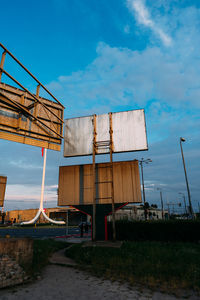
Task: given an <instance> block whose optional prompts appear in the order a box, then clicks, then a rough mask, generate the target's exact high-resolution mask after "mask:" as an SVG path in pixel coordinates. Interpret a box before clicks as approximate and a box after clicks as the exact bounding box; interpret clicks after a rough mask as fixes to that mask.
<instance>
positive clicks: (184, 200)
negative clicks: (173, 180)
mask: <svg viewBox="0 0 200 300" xmlns="http://www.w3.org/2000/svg"><path fill="white" fill-rule="evenodd" d="M183 201H184V206H185V214H186V215H187V206H186V202H185V195H184V194H183Z"/></svg>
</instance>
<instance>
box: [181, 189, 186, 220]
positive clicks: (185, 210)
mask: <svg viewBox="0 0 200 300" xmlns="http://www.w3.org/2000/svg"><path fill="white" fill-rule="evenodd" d="M179 195H182V196H183V201H184V206H185V214H186V215H187V206H186V202H185V194H183V193H181V192H179Z"/></svg>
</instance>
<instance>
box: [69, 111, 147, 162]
mask: <svg viewBox="0 0 200 300" xmlns="http://www.w3.org/2000/svg"><path fill="white" fill-rule="evenodd" d="M112 124H113V152H115V153H116V152H128V151H139V150H147V149H148V145H147V136H146V125H145V115H144V110H143V109H139V110H132V111H125V112H117V113H113V114H112ZM96 131H97V135H96V141H97V142H100V141H108V140H109V139H110V134H109V114H103V115H97V117H96ZM92 151H93V116H88V117H81V118H74V119H66V120H65V134H64V156H65V157H70V156H80V155H91V154H92ZM104 153H109V148H108V147H107V148H106V147H105V148H104V149H102V148H101V149H99V150H98V152H97V154H104Z"/></svg>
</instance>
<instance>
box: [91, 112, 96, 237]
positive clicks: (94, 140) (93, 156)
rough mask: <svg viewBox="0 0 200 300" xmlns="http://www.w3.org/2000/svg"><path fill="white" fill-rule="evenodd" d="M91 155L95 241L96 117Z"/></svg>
mask: <svg viewBox="0 0 200 300" xmlns="http://www.w3.org/2000/svg"><path fill="white" fill-rule="evenodd" d="M93 128H94V129H93V155H92V175H93V214H92V240H93V241H95V240H96V183H95V181H96V176H95V175H96V169H95V154H96V134H97V133H96V115H94V118H93Z"/></svg>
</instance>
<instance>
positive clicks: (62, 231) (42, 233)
mask: <svg viewBox="0 0 200 300" xmlns="http://www.w3.org/2000/svg"><path fill="white" fill-rule="evenodd" d="M6 235H9V236H10V237H21V238H22V237H31V238H52V237H62V236H66V235H72V236H75V237H76V236H77V237H79V236H80V230H79V228H75V227H74V228H68V232H67V228H66V227H52V228H49V227H48V228H44V227H24V228H23V227H16V228H15V227H9V228H8V227H6V228H4V227H0V237H5V236H6Z"/></svg>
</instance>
